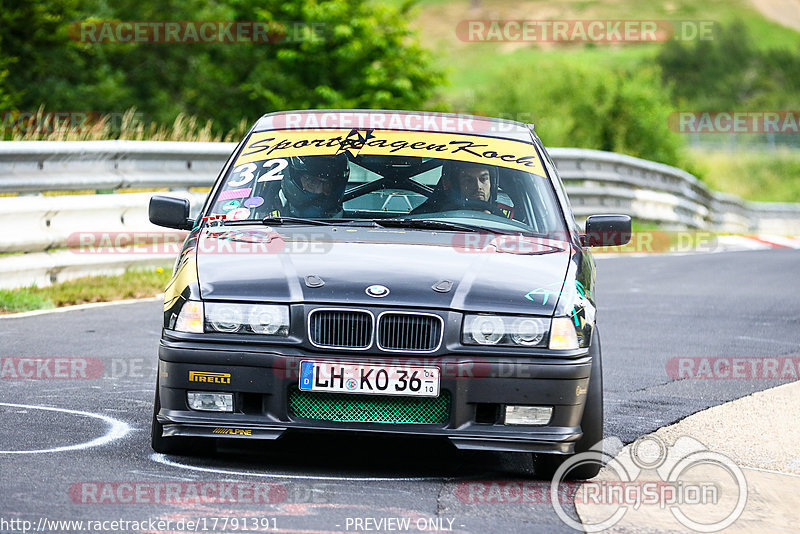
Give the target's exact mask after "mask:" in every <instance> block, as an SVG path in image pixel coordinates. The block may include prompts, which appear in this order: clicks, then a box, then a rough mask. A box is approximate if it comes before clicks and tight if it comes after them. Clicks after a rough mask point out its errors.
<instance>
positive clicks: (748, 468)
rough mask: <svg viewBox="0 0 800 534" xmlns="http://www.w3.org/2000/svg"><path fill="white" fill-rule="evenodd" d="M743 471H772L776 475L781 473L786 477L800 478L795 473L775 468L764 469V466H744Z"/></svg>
mask: <svg viewBox="0 0 800 534" xmlns="http://www.w3.org/2000/svg"><path fill="white" fill-rule="evenodd" d="M742 470H743V471H748V470H749V471H761V472H762V473H772V474H774V475H781V476H784V477H794V478H800V475H797V474H795V473H786V472H784V471H776V470H774V469H764V468H763V467H742Z"/></svg>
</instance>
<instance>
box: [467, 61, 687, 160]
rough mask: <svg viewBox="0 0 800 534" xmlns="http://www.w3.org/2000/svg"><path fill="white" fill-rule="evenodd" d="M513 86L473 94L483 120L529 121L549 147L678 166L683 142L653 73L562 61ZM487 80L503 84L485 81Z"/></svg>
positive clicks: (529, 72) (528, 72)
mask: <svg viewBox="0 0 800 534" xmlns="http://www.w3.org/2000/svg"><path fill="white" fill-rule="evenodd" d="M519 74H520V77H519V80H518V81H516V82H515V83H514V84H502V83H496V84H494V85H493V86H492V88H491V89H489V88H488V87H487V88H482V89H480V90H479V91H478V93H477V100H476V104H475V108H476V109H479V110H481V112H485V113H486V114H487V115H495V116H504V117H508V118H518V117H525V118H527V117H530V118H531V119H532V120H533V121H534V122H535V123H536V131H537V133H538V134H539V136H540V137H541V138H542V140H543V141H544V142H545V143H546V144H547V145H548V146H565V147H581V148H594V149H598V150H608V151H611V152H620V153H624V154H629V155H631V156H637V157H641V158H644V159H649V160H653V161H659V162H662V163H667V164H670V165H680V164H681V163H682V156H681V139H680V138H679V137H678V135H677V134H676V133H674V132H672V131H671V130H670V129H669V127H668V124H667V118H668V116H669V114H670V112H671V111H672V109H671V107H670V103H669V95H668V93H667V92H666V91H665V90H663V89H662V88H661V83H660V79H659V73H658V71H657V70H656V69H652V68H651V69H639V70H636V71H634V72H626V71H614V72H611V71H608V70H606V69H603V68H600V67H596V66H589V65H583V64H570V63H568V62H566V61H549V62H539V63H537V64H536V65H535V66H532V68H530V69H528V70H525V71H522V72H520V73H519ZM487 79H494V80H502V76H500V75H497V76H493V75H489V76H487Z"/></svg>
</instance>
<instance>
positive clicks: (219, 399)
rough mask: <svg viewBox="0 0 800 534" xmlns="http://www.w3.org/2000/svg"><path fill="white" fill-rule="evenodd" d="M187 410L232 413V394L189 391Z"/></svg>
mask: <svg viewBox="0 0 800 534" xmlns="http://www.w3.org/2000/svg"><path fill="white" fill-rule="evenodd" d="M188 397H189V408H191V409H192V410H200V411H203V412H232V411H233V393H212V392H210V391H190V392H189V394H188Z"/></svg>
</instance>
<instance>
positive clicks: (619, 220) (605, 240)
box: [583, 215, 631, 247]
mask: <svg viewBox="0 0 800 534" xmlns="http://www.w3.org/2000/svg"><path fill="white" fill-rule="evenodd" d="M630 240H631V218H630V217H628V216H627V215H592V216H590V217H589V218H588V219H586V235H585V236H584V237H583V244H584V245H587V246H590V247H619V246H622V245H626V244H628V242H629V241H630Z"/></svg>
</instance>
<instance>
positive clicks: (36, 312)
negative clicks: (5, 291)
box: [0, 294, 164, 320]
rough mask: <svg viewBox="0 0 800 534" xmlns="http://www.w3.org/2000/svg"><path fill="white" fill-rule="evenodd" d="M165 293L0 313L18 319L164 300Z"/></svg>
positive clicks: (5, 317)
mask: <svg viewBox="0 0 800 534" xmlns="http://www.w3.org/2000/svg"><path fill="white" fill-rule="evenodd" d="M163 298H164V295H163V294H161V295H156V296H155V297H145V298H142V299H127V300H112V301H109V302H89V303H88V304H76V305H74V306H64V307H62V308H51V309H49V310H33V311H27V312H20V313H8V314H4V315H0V320H1V319H17V318H19V317H33V316H35V315H45V314H48V313H63V312H69V311H76V310H88V309H91V308H103V307H105V306H116V305H117V304H135V303H137V302H154V301H157V300H162V299H163Z"/></svg>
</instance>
